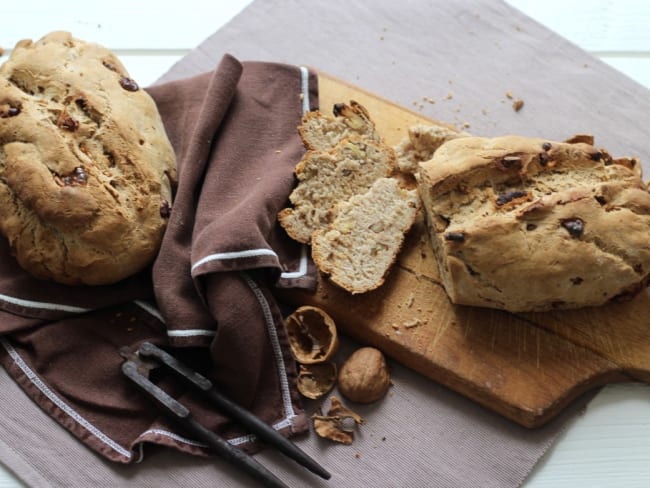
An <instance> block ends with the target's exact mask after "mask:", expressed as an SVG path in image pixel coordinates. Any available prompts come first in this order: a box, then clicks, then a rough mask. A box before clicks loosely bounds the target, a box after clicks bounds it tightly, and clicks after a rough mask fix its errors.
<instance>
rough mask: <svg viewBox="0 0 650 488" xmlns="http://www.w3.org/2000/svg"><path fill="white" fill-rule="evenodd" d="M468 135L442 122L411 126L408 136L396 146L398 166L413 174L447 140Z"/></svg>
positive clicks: (401, 169) (404, 171)
mask: <svg viewBox="0 0 650 488" xmlns="http://www.w3.org/2000/svg"><path fill="white" fill-rule="evenodd" d="M467 136H469V134H468V133H467V132H463V131H459V130H458V129H456V128H454V127H451V126H447V125H442V124H418V125H415V126H412V127H409V129H408V136H407V137H405V138H404V139H403V140H402V141H401V142H400V143H399V144H398V145H397V146H395V154H396V156H397V167H398V169H399V170H400V171H401V172H403V173H407V174H412V175H413V174H415V173H416V172H417V171H418V170H419V163H421V162H424V161H428V160H429V159H431V158H432V157H433V154H434V153H435V152H436V150H437V149H438V148H439V147H440V146H442V145H443V144H444V143H445V142H447V141H450V140H452V139H456V138H458V137H467Z"/></svg>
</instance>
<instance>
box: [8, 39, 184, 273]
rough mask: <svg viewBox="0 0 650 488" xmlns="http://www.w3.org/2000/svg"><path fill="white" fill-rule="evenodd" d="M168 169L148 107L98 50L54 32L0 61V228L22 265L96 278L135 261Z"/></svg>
mask: <svg viewBox="0 0 650 488" xmlns="http://www.w3.org/2000/svg"><path fill="white" fill-rule="evenodd" d="M175 179H176V161H175V156H174V151H173V149H172V147H171V144H170V142H169V140H168V138H167V135H166V133H165V129H164V127H163V124H162V121H161V119H160V115H159V113H158V110H157V108H156V105H155V104H154V102H153V100H152V99H151V97H150V96H149V95H148V94H147V93H146V92H145V91H144V90H142V89H141V88H140V87H139V86H138V85H137V83H136V82H135V81H134V80H132V79H131V78H130V77H129V74H128V73H127V71H126V69H125V68H124V66H122V64H121V63H120V61H119V60H118V59H117V58H116V56H115V55H113V54H112V53H111V52H110V51H109V50H107V49H105V48H103V47H101V46H98V45H96V44H91V43H86V42H83V41H81V40H78V39H75V38H73V37H72V36H71V35H70V34H69V33H67V32H53V33H50V34H48V35H46V36H44V37H43V38H41V39H40V40H38V41H37V42H32V41H30V40H24V41H21V42H19V43H18V44H17V45H16V47H15V48H14V49H13V51H12V53H11V56H10V57H9V59H8V60H7V61H6V62H5V63H4V64H3V65H2V66H0V231H1V232H2V233H3V234H4V236H5V237H6V238H7V240H8V241H9V244H10V246H11V250H12V252H13V253H14V255H15V257H16V259H17V261H18V263H19V264H20V265H21V266H22V267H23V268H24V269H25V270H26V271H28V272H29V273H31V274H32V275H34V276H36V277H39V278H44V279H50V280H53V281H57V282H60V283H64V284H70V285H77V284H87V285H102V284H109V283H114V282H116V281H119V280H121V279H123V278H126V277H128V276H130V275H132V274H134V273H136V272H138V271H140V270H142V269H143V268H144V267H145V266H147V265H148V264H149V263H151V261H152V260H153V258H154V257H155V255H156V253H157V252H158V249H159V246H160V241H161V239H162V235H163V232H164V229H165V226H166V223H167V220H168V218H169V213H170V210H171V198H172V185H173V184H174V182H175Z"/></svg>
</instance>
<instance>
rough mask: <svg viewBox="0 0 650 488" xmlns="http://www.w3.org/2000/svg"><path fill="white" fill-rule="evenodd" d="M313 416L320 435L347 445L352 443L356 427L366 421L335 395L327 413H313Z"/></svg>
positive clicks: (316, 429)
mask: <svg viewBox="0 0 650 488" xmlns="http://www.w3.org/2000/svg"><path fill="white" fill-rule="evenodd" d="M311 418H312V420H313V422H314V430H315V431H316V433H317V434H318V435H319V436H321V437H323V438H325V439H329V440H331V441H334V442H340V443H341V444H345V445H350V444H352V441H353V440H354V430H355V427H356V426H357V425H363V424H364V423H365V421H364V420H363V418H362V417H361V416H360V415H359V414H357V413H356V412H353V411H352V410H350V409H349V408H347V407H345V406H344V405H343V404H342V403H341V400H339V399H338V398H337V397H335V396H333V397H332V398H331V405H330V409H329V410H328V411H327V414H326V415H312V417H311Z"/></svg>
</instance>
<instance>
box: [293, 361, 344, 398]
mask: <svg viewBox="0 0 650 488" xmlns="http://www.w3.org/2000/svg"><path fill="white" fill-rule="evenodd" d="M335 383H336V364H335V363H332V362H330V361H326V362H324V363H317V364H301V365H300V368H299V371H298V391H299V392H300V394H301V395H303V396H305V397H307V398H311V399H312V400H316V399H317V398H320V397H322V396H323V395H325V394H326V393H327V392H329V391H330V390H331V389H332V388H334V384H335Z"/></svg>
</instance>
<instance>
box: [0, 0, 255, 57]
mask: <svg viewBox="0 0 650 488" xmlns="http://www.w3.org/2000/svg"><path fill="white" fill-rule="evenodd" d="M251 1H252V0H228V1H219V0H215V1H212V2H205V1H199V0H183V2H181V3H180V4H179V2H172V1H169V0H160V1H157V2H153V1H143V2H134V1H132V0H131V1H128V0H110V1H106V2H88V1H81V0H70V1H62V2H52V1H48V0H29V1H18V2H3V6H2V18H3V23H2V29H0V46H1V47H3V48H4V49H10V48H12V47H13V46H14V45H15V44H16V42H17V41H19V40H20V39H24V38H30V39H38V38H39V37H41V36H43V35H44V34H46V33H48V32H50V31H53V30H67V31H70V32H72V34H73V35H75V36H76V37H78V38H80V39H85V40H92V41H94V42H97V43H99V44H103V45H105V46H106V47H109V48H111V49H116V50H119V49H149V50H161V51H165V50H169V49H172V50H177V49H192V48H194V47H195V46H196V45H197V44H199V43H200V42H202V41H203V40H204V39H205V38H206V37H207V36H209V35H210V34H212V33H214V32H215V31H217V30H218V29H219V28H220V27H221V26H222V25H224V24H225V23H226V22H228V21H229V20H231V19H232V18H233V17H234V16H235V15H236V14H237V13H239V12H240V11H241V10H242V9H243V8H244V7H246V6H247V5H248V4H250V3H251ZM7 19H11V21H10V22H7Z"/></svg>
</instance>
